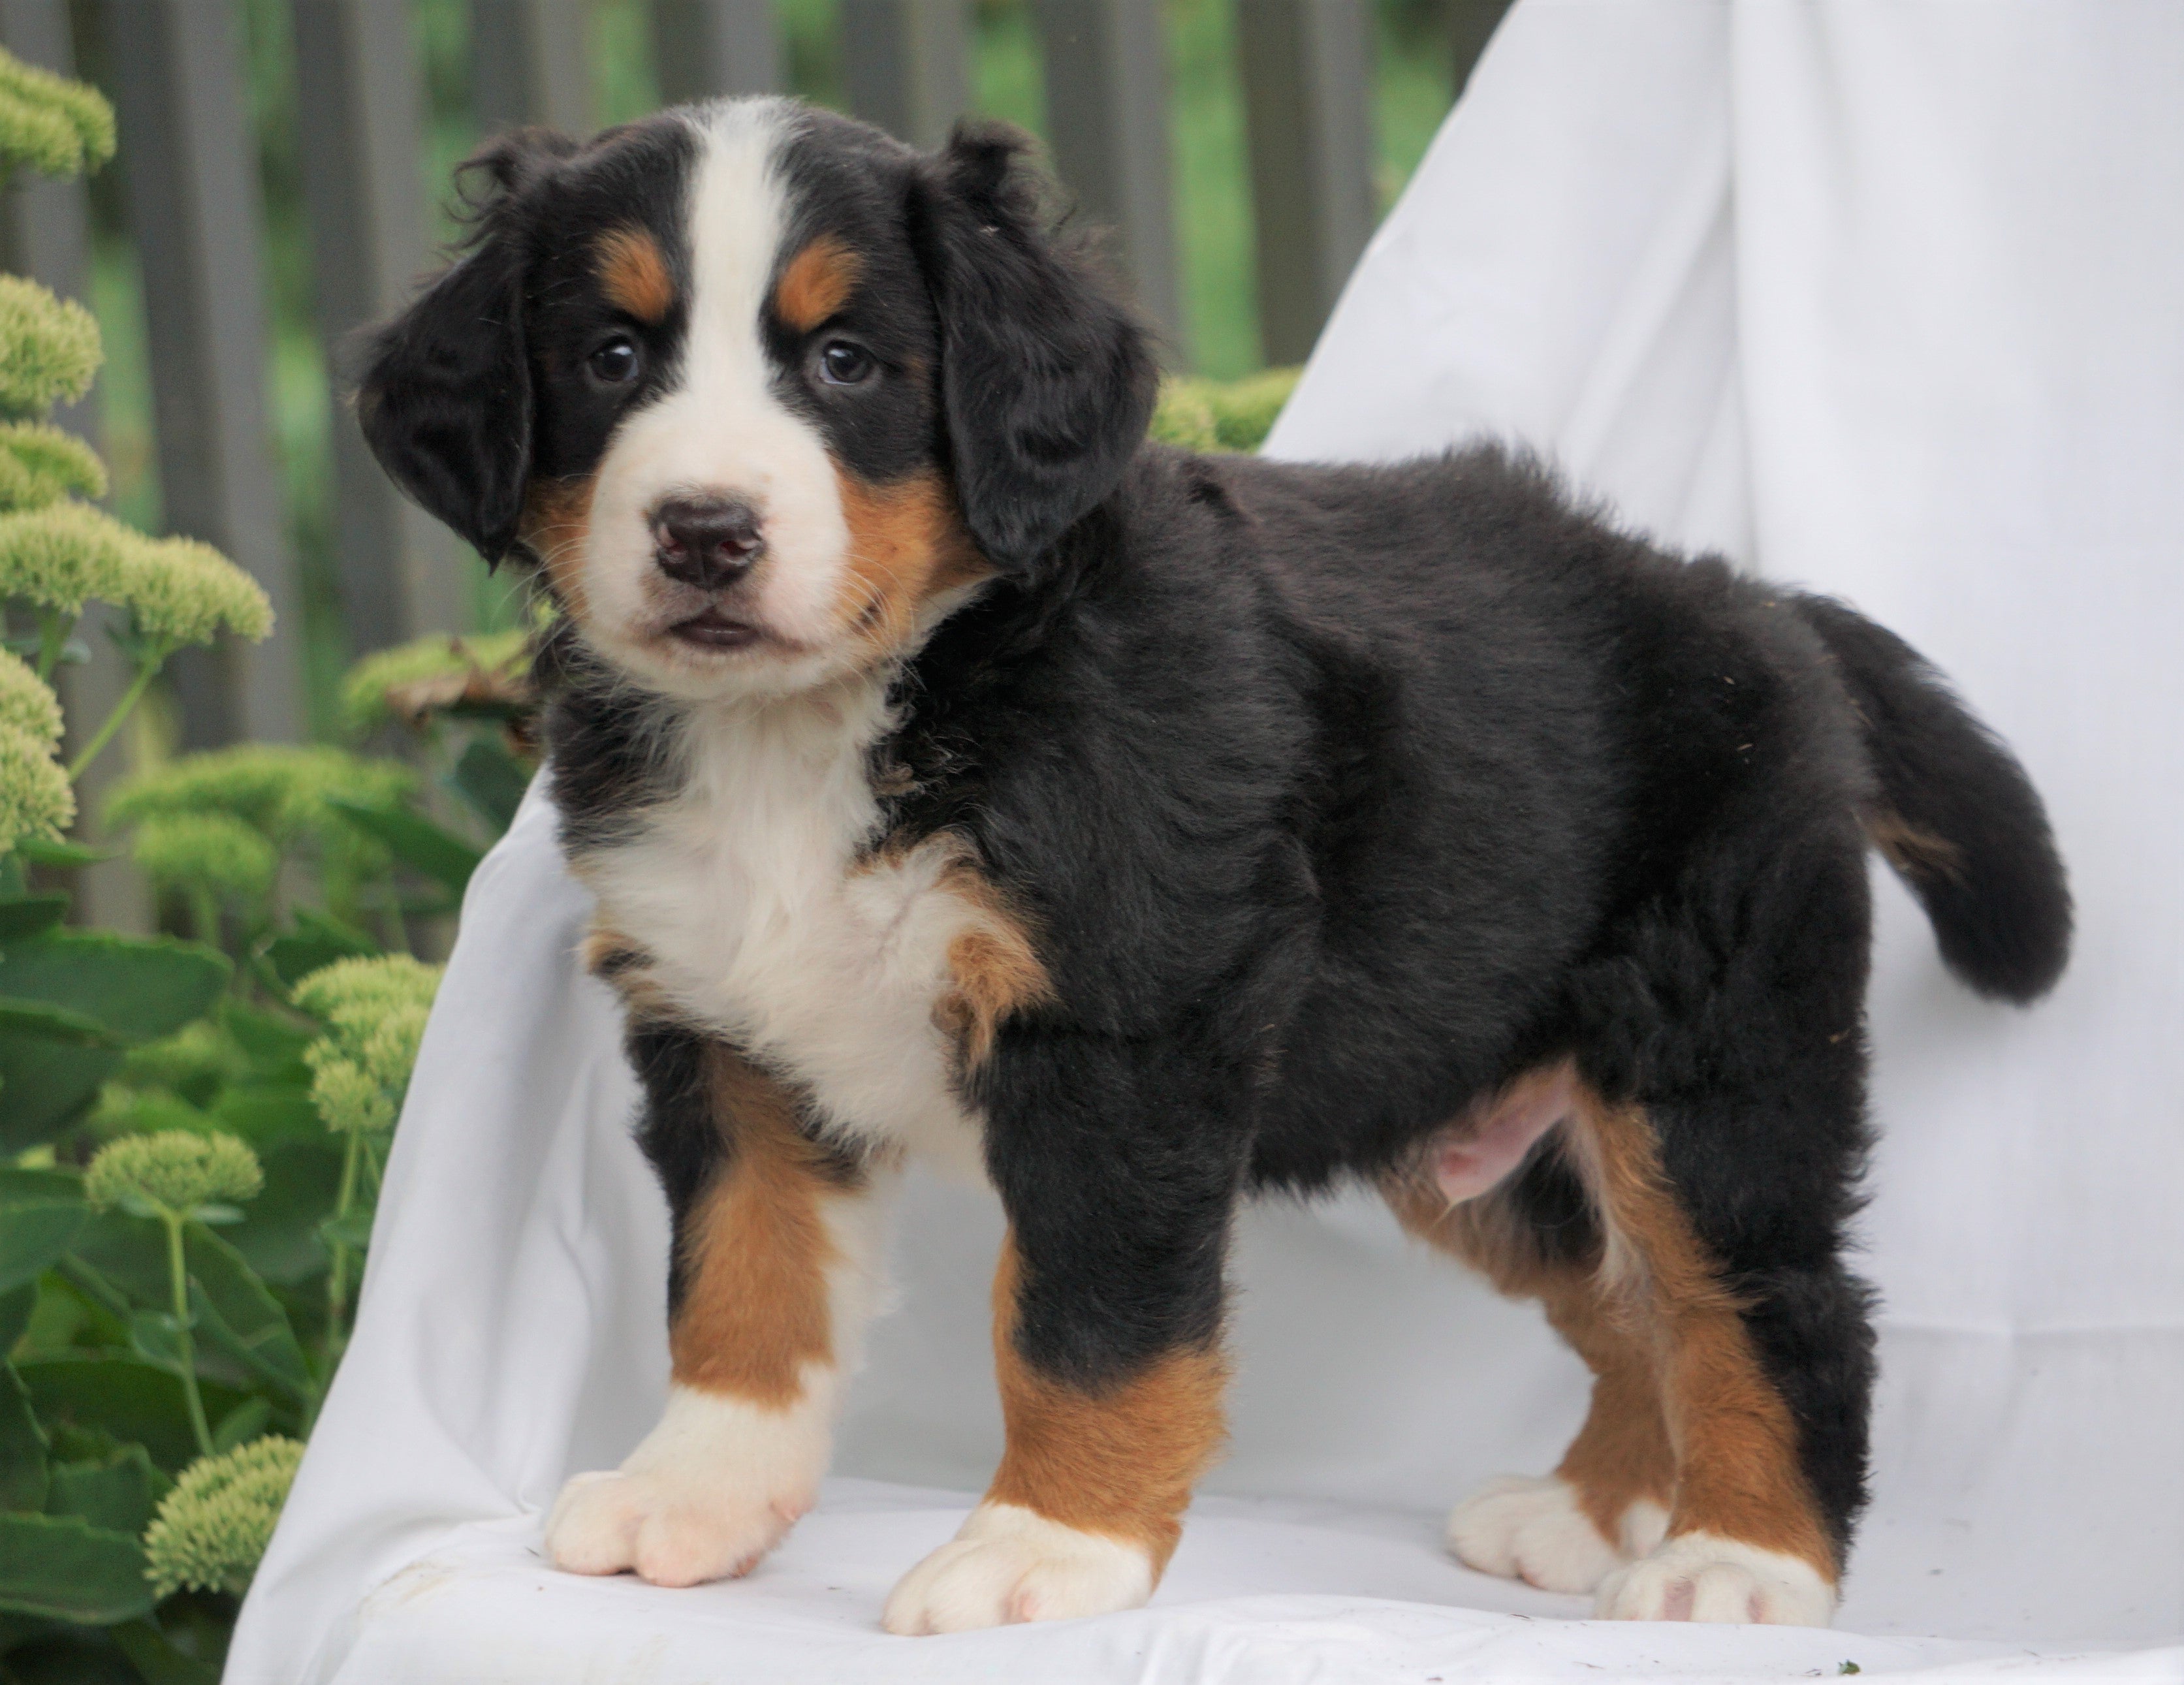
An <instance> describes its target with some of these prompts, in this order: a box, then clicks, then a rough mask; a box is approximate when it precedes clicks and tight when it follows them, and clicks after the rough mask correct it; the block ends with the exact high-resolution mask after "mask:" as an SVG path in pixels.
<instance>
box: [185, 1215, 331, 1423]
mask: <svg viewBox="0 0 2184 1685" xmlns="http://www.w3.org/2000/svg"><path fill="white" fill-rule="evenodd" d="M183 1244H184V1247H185V1248H186V1250H187V1253H188V1256H189V1271H190V1282H191V1288H192V1291H191V1293H190V1308H191V1310H192V1312H194V1313H195V1315H196V1317H197V1320H198V1325H199V1326H201V1327H202V1328H203V1330H204V1332H205V1337H207V1338H208V1339H209V1340H212V1341H214V1342H216V1343H219V1344H220V1346H222V1347H224V1348H225V1349H226V1350H228V1351H229V1352H231V1354H234V1355H235V1356H237V1357H239V1358H241V1359H242V1361H243V1362H244V1363H246V1364H248V1365H249V1366H250V1367H251V1368H252V1369H253V1370H255V1371H257V1372H258V1373H259V1374H260V1375H263V1376H265V1378H266V1379H268V1380H269V1381H271V1382H274V1383H275V1384H276V1385H277V1386H280V1387H284V1388H286V1389H287V1391H288V1392H289V1393H292V1395H294V1396H295V1397H297V1398H299V1399H300V1398H302V1397H303V1396H304V1394H305V1393H308V1392H309V1390H310V1387H311V1369H310V1365H309V1364H307V1363H306V1362H304V1349H303V1348H302V1347H301V1346H299V1345H298V1344H297V1343H296V1335H295V1331H294V1330H293V1329H292V1328H291V1327H289V1326H288V1313H287V1311H285V1310H281V1303H280V1301H279V1300H278V1299H275V1298H274V1297H273V1295H272V1294H271V1293H268V1292H266V1290H265V1283H264V1282H261V1281H259V1279H258V1277H257V1276H256V1275H254V1274H253V1273H252V1271H251V1268H250V1266H249V1265H248V1264H246V1263H244V1262H243V1260H242V1254H241V1253H239V1252H237V1250H236V1249H235V1248H233V1247H231V1246H230V1245H229V1244H228V1243H226V1241H224V1240H222V1239H221V1238H220V1237H219V1236H218V1235H216V1234H214V1233H212V1232H210V1231H209V1230H207V1229H203V1228H201V1227H198V1226H196V1225H195V1224H192V1226H190V1228H189V1229H188V1230H187V1232H186V1233H185V1235H184V1237H183Z"/></svg>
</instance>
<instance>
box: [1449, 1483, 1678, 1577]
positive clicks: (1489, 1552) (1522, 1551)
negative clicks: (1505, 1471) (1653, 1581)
mask: <svg viewBox="0 0 2184 1685" xmlns="http://www.w3.org/2000/svg"><path fill="white" fill-rule="evenodd" d="M1632 1507H1633V1508H1634V1509H1635V1508H1636V1507H1638V1506H1636V1505H1635V1504H1634V1505H1633V1506H1632ZM1649 1507H1650V1506H1649ZM1448 1548H1449V1549H1451V1551H1453V1552H1454V1553H1455V1554H1456V1557H1457V1560H1458V1561H1460V1562H1462V1563H1463V1565H1465V1566H1466V1567H1468V1568H1476V1569H1478V1570H1479V1572H1481V1573H1483V1574H1499V1575H1501V1576H1502V1578H1504V1579H1508V1580H1524V1581H1526V1582H1529V1583H1530V1584H1532V1585H1535V1586H1537V1587H1539V1588H1540V1589H1541V1591H1548V1592H1589V1591H1591V1590H1592V1589H1593V1588H1595V1587H1596V1586H1597V1585H1598V1584H1599V1583H1600V1582H1601V1581H1602V1580H1603V1579H1605V1578H1606V1577H1607V1575H1608V1574H1609V1573H1610V1572H1611V1571H1613V1570H1614V1569H1616V1568H1618V1567H1619V1566H1621V1565H1622V1564H1623V1562H1624V1555H1623V1553H1622V1552H1620V1551H1619V1550H1618V1549H1616V1548H1615V1546H1614V1545H1613V1544H1612V1543H1609V1542H1608V1541H1607V1539H1605V1538H1602V1536H1601V1532H1600V1529H1599V1528H1598V1527H1595V1526H1594V1525H1593V1524H1592V1518H1591V1516H1589V1515H1586V1514H1585V1510H1584V1509H1583V1508H1582V1506H1580V1504H1579V1503H1578V1498H1577V1489H1576V1488H1574V1487H1573V1486H1572V1485H1571V1484H1570V1483H1569V1482H1568V1481H1566V1480H1563V1479H1560V1478H1558V1477H1557V1476H1553V1475H1549V1476H1546V1478H1545V1479H1543V1480H1535V1479H1532V1478H1530V1477H1529V1476H1524V1475H1503V1476H1501V1477H1500V1478H1499V1479H1497V1480H1490V1481H1489V1482H1486V1484H1485V1485H1484V1486H1482V1487H1480V1488H1479V1490H1478V1491H1476V1492H1474V1493H1472V1494H1471V1496H1470V1497H1468V1498H1467V1499H1464V1500H1463V1503H1461V1504H1457V1506H1456V1508H1455V1509H1454V1510H1451V1511H1450V1512H1449V1517H1448Z"/></svg>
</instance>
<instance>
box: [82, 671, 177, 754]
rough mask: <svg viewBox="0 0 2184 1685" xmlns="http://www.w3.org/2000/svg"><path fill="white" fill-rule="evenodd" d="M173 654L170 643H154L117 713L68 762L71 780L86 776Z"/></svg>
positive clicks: (108, 716)
mask: <svg viewBox="0 0 2184 1685" xmlns="http://www.w3.org/2000/svg"><path fill="white" fill-rule="evenodd" d="M173 653H174V650H173V648H172V647H171V646H168V645H155V646H154V647H153V649H152V652H151V653H149V654H148V655H147V656H146V657H145V658H144V659H142V661H140V662H138V663H137V665H136V677H135V678H133V679H131V681H129V688H128V689H127V690H125V691H124V692H121V699H120V701H119V702H117V703H114V712H113V713H111V714H109V715H107V716H106V720H105V723H104V724H103V725H101V726H99V728H98V729H97V731H94V732H92V737H91V741H90V742H87V743H86V744H85V745H84V746H83V750H82V753H81V754H78V755H77V756H76V758H75V759H74V760H72V761H70V763H69V770H68V776H69V779H70V782H74V781H75V780H76V779H79V778H81V777H82V776H83V775H84V771H85V770H86V768H88V767H89V766H90V765H91V764H92V762H93V761H94V760H96V759H98V752H99V751H100V750H101V749H103V748H105V747H106V746H107V745H108V744H109V743H110V742H113V741H114V733H115V732H116V731H120V729H121V722H122V721H123V720H126V719H127V718H128V717H129V715H130V714H131V712H132V711H133V710H134V709H135V708H136V704H137V703H140V702H142V701H143V699H144V692H146V691H148V690H149V689H151V687H152V681H153V680H154V679H156V678H158V677H159V669H160V668H162V667H164V666H165V665H167V658H168V656H170V655H171V654H173Z"/></svg>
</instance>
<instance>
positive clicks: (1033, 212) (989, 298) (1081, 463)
mask: <svg viewBox="0 0 2184 1685" xmlns="http://www.w3.org/2000/svg"><path fill="white" fill-rule="evenodd" d="M1029 144H1030V143H1029V142H1028V141H1027V140H1026V139H1025V138H1024V136H1022V134H1021V133H1019V132H1018V131H1016V130H1014V129H1011V128H1010V127H1008V126H1007V125H1006V124H999V123H976V122H963V123H959V124H957V125H956V131H955V134H954V136H952V138H951V139H950V141H949V143H948V145H947V146H946V147H945V148H944V149H943V150H942V151H941V152H940V153H939V154H937V155H936V156H935V157H934V158H933V159H932V160H931V163H930V165H929V167H928V170H927V172H926V173H925V174H924V175H922V178H921V181H920V183H919V186H918V189H917V192H916V194H915V195H914V198H913V203H914V205H915V206H916V209H915V210H914V213H913V215H912V230H913V234H914V236H915V237H916V238H917V243H918V247H919V255H920V259H921V261H922V263H923V264H924V268H925V275H926V284H927V286H928V287H929V288H930V289H931V291H932V293H933V303H934V304H935V306H936V307H937V308H938V309H939V315H940V339H941V347H940V392H941V402H942V406H943V409H944V414H945V416H946V420H947V427H948V440H949V450H950V455H951V457H952V459H953V464H954V468H955V475H956V498H957V499H958V500H959V502H960V503H961V506H962V510H963V518H964V520H965V521H966V523H967V525H968V526H969V527H970V529H971V534H972V537H974V538H976V539H977V540H978V545H979V548H981V549H983V551H984V552H985V553H986V554H987V556H988V557H989V559H991V560H992V561H994V562H995V564H998V565H999V566H1000V567H1002V568H1005V569H1007V570H1011V571H1021V570H1023V569H1024V568H1025V567H1026V566H1028V564H1030V563H1031V562H1032V561H1033V559H1035V558H1036V557H1037V556H1038V555H1039V553H1041V552H1043V551H1045V549H1046V548H1048V547H1049V546H1050V545H1051V544H1052V543H1053V542H1054V541H1055V540H1056V538H1058V537H1061V533H1062V531H1063V530H1064V529H1065V528H1067V526H1069V525H1070V524H1071V523H1072V522H1073V521H1074V520H1077V519H1078V517H1079V516H1080V515H1083V514H1084V513H1085V512H1086V511H1087V510H1089V509H1091V508H1092V507H1093V506H1094V505H1095V504H1096V503H1099V502H1100V499H1101V498H1105V497H1106V495H1107V494H1108V493H1109V492H1112V491H1113V490H1114V488H1115V486H1116V483H1117V481H1119V480H1120V479H1121V478H1122V475H1123V468H1124V467H1125V466H1126V465H1127V464H1128V462H1129V459H1130V457H1131V454H1132V453H1134V451H1135V450H1136V449H1137V448H1138V445H1139V442H1140V441H1141V440H1142V439H1143V438H1144V437H1145V423H1146V421H1147V420H1148V419H1149V418H1150V417H1151V414H1152V408H1153V399H1154V396H1155V389H1156V384H1157V381H1158V374H1157V371H1156V369H1155V367H1154V364H1153V359H1152V355H1151V351H1150V350H1149V349H1148V348H1147V346H1146V343H1145V333H1144V331H1142V330H1141V329H1140V328H1139V326H1138V325H1137V323H1136V322H1135V321H1134V320H1133V319H1132V317H1131V315H1130V314H1129V312H1128V310H1127V309H1124V308H1123V305H1122V304H1121V303H1120V302H1118V301H1117V299H1116V298H1114V296H1113V295H1112V292H1109V290H1108V289H1107V288H1106V286H1104V285H1103V284H1102V283H1101V281H1100V278H1099V276H1098V275H1097V274H1096V272H1095V270H1094V269H1093V267H1092V265H1091V264H1089V262H1088V261H1087V260H1086V259H1084V256H1082V255H1081V254H1080V253H1076V252H1073V251H1071V250H1069V249H1067V248H1066V247H1062V246H1061V245H1059V244H1057V243H1056V242H1055V241H1054V240H1053V239H1052V238H1051V236H1050V235H1049V233H1048V231H1047V229H1046V226H1045V219H1044V218H1043V217H1042V216H1041V214H1040V211H1039V202H1038V195H1037V192H1036V189H1035V185H1034V182H1033V181H1032V180H1031V179H1030V178H1029V176H1028V173H1027V172H1026V171H1025V170H1022V168H1020V167H1019V166H1018V164H1017V158H1018V156H1019V154H1021V153H1022V152H1024V151H1025V150H1026V148H1027V147H1028V145H1029Z"/></svg>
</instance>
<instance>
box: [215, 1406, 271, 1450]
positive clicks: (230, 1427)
mask: <svg viewBox="0 0 2184 1685" xmlns="http://www.w3.org/2000/svg"><path fill="white" fill-rule="evenodd" d="M272 1419H273V1406H272V1405H270V1404H268V1403H266V1401H265V1399H244V1400H243V1401H242V1403H241V1404H237V1406H236V1407H235V1408H234V1409H233V1410H230V1411H229V1412H228V1413H227V1414H226V1415H224V1416H222V1417H221V1418H220V1421H219V1424H218V1425H217V1426H214V1429H213V1431H212V1449H214V1450H215V1451H232V1450H233V1449H235V1448H236V1447H237V1446H238V1445H240V1444H242V1442H243V1441H244V1440H246V1439H255V1438H257V1437H258V1436H259V1434H261V1433H263V1432H265V1424H266V1423H267V1422H269V1421H271V1420H272Z"/></svg>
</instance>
